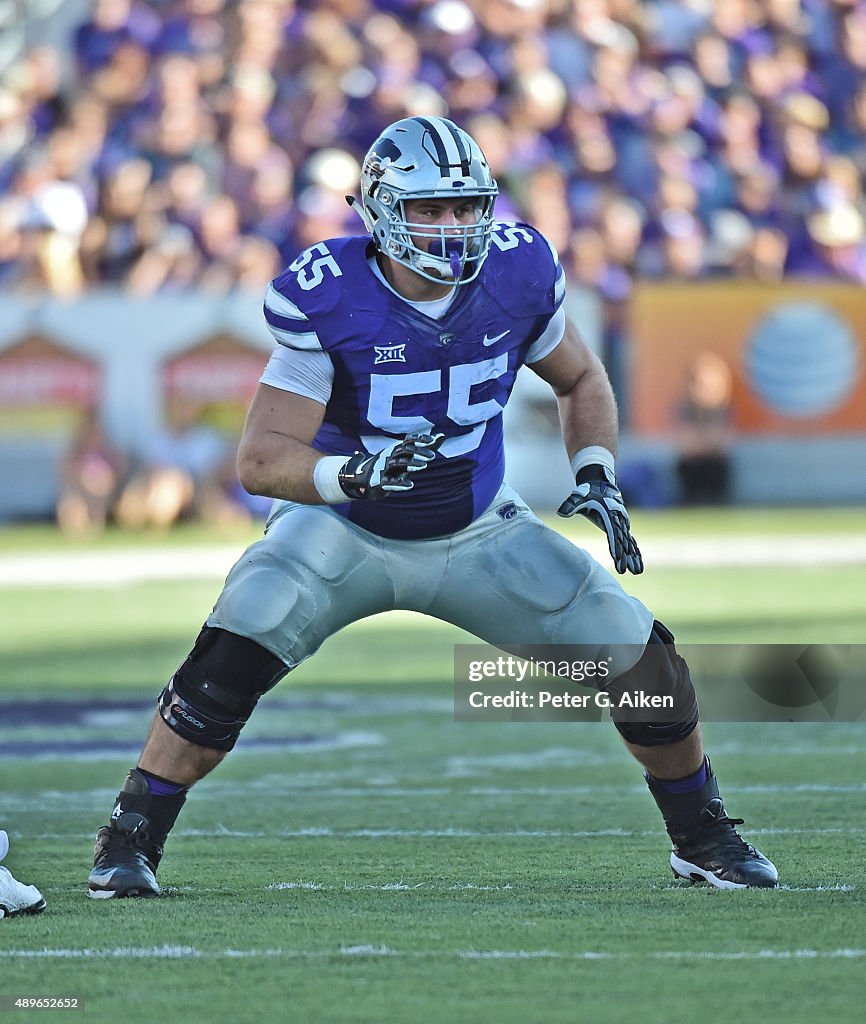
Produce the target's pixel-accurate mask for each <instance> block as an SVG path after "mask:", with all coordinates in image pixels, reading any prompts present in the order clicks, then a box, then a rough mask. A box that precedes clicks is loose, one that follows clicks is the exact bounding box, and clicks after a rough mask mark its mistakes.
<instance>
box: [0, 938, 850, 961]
mask: <svg viewBox="0 0 866 1024" xmlns="http://www.w3.org/2000/svg"><path fill="white" fill-rule="evenodd" d="M334 957H366V958H372V959H380V958H388V957H401V958H404V959H412V960H447V959H452V958H457V959H459V960H490V961H497V960H565V961H578V960H587V961H593V960H600V961H611V960H613V961H618V960H619V961H631V962H633V963H634V962H639V961H647V960H649V961H652V960H661V961H666V960H692V961H702V960H703V961H717V960H790V961H801V960H863V959H866V949H859V948H851V949H844V948H843V949H756V950H750V949H743V950H722V951H719V952H714V951H712V950H694V949H681V950H667V951H664V952H655V953H628V952H625V951H622V952H606V951H603V950H591V949H585V950H553V949H456V950H397V949H394V948H392V947H391V946H386V945H384V944H382V943H362V944H358V945H351V946H348V945H346V946H340V947H339V948H337V949H316V950H304V949H281V948H276V949H272V948H263V949H201V948H199V947H197V946H169V945H166V946H114V947H107V948H104V949H100V948H95V947H74V946H73V947H59V948H49V947H45V948H43V949H2V950H0V960H189V959H200V960H238V959H250V960H252V959H268V960H273V959H284V960H299V959H301V960H321V959H332V958H334Z"/></svg>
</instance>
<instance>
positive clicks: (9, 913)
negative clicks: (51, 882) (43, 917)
mask: <svg viewBox="0 0 866 1024" xmlns="http://www.w3.org/2000/svg"><path fill="white" fill-rule="evenodd" d="M8 852H9V836H8V835H7V834H6V833H5V832H4V831H3V830H2V829H0V861H2V860H3V859H4V858H5V856H6V854H7V853H8ZM44 909H45V900H44V899H43V897H42V893H41V892H40V891H39V890H38V889H37V888H36V886H35V885H24V884H23V883H22V882H19V881H18V879H17V878H16V877H15V876H14V875H13V874H12V872H11V871H10V870H9V868H4V867H2V866H0V917H17V916H18V915H19V914H39V913H41V912H42V911H43V910H44Z"/></svg>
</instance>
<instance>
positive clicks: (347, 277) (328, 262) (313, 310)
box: [273, 235, 371, 320]
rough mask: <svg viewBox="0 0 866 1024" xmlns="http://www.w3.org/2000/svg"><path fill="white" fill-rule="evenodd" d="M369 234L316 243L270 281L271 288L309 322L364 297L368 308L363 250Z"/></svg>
mask: <svg viewBox="0 0 866 1024" xmlns="http://www.w3.org/2000/svg"><path fill="white" fill-rule="evenodd" d="M369 242H370V238H369V236H368V235H350V236H348V237H346V238H331V239H328V240H327V241H325V242H316V244H315V245H311V246H310V247H309V248H308V249H305V250H304V251H303V252H302V253H301V254H300V255H299V256H298V257H297V258H296V259H295V260H293V261H292V263H290V264H289V266H288V267H287V268H286V269H285V270H284V271H283V272H282V274H280V276H279V277H278V278H276V280H275V281H274V282H273V285H274V288H275V289H276V290H277V291H278V292H279V293H280V294H281V295H284V296H285V297H286V298H287V299H289V300H290V301H291V302H293V303H294V304H295V305H296V306H297V307H298V309H299V310H300V311H301V312H302V313H303V314H304V315H305V316H307V317H309V318H310V319H311V320H313V319H315V317H316V316H317V315H322V314H327V313H330V312H332V311H333V310H334V309H335V308H336V307H338V306H339V305H341V303H345V302H351V304H352V305H353V306H354V307H357V306H358V305H359V304H360V300H361V299H362V298H363V297H366V299H367V302H366V305H369V299H370V294H371V289H370V288H369V287H365V285H366V284H367V283H368V281H367V279H368V277H369V268H368V267H367V257H366V249H367V246H368V244H369Z"/></svg>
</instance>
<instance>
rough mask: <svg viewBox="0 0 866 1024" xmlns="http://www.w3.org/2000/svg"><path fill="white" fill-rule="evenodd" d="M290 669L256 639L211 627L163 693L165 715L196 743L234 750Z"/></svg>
mask: <svg viewBox="0 0 866 1024" xmlns="http://www.w3.org/2000/svg"><path fill="white" fill-rule="evenodd" d="M288 671H289V670H288V667H287V666H286V665H285V663H284V662H282V661H281V660H280V659H279V658H277V657H275V655H273V654H271V652H270V651H266V650H265V648H264V647H262V646H261V645H260V644H257V643H256V642H255V641H254V640H249V639H247V638H246V637H243V636H238V635H237V634H236V633H229V632H227V631H226V630H224V629H216V628H214V627H211V626H205V627H204V628H203V629H202V631H201V632H200V633H199V635H198V639H197V640H196V642H195V645H194V647H193V649H192V651H190V653H189V656H188V657H187V659H186V661H184V663H183V664H182V665H181V666H180V668H179V669H178V670H177V672H175V674H174V675H173V676H172V677H171V679H170V680H169V683H168V685H167V686H166V687H165V689H164V690H163V691H162V693H161V694H160V695H159V701H158V705H157V706H158V709H159V713H160V716H161V717H162V720H163V721H164V722H165V723H166V725H167V726H168V727H169V728H170V729H171V730H173V731H174V732H176V733H177V734H178V736H181V737H182V738H183V739H185V740H188V741H189V742H190V743H195V744H197V745H198V746H200V747H210V748H211V749H213V750H231V749H232V747H233V746H234V745H235V743H236V742H237V738H238V736H239V735H240V732H241V729H242V728H243V727H244V726H245V725H246V723H247V720H248V719H249V717H250V715H251V714H252V712H253V709H254V708H255V706H256V704H257V703H258V701H259V698H260V697H261V696H262V694H264V693H267V691H268V690H270V689H272V688H273V687H274V686H276V685H277V683H278V682H279V681H280V680H281V679H282V678H283V676H284V675H285V674H286V673H287V672H288Z"/></svg>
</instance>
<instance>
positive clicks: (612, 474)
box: [571, 444, 616, 483]
mask: <svg viewBox="0 0 866 1024" xmlns="http://www.w3.org/2000/svg"><path fill="white" fill-rule="evenodd" d="M584 466H604V468H605V470H606V474H605V475H606V476H607V477H608V479H609V480H610V482H611V483H614V481H615V480H616V471H615V469H614V458H613V452H611V451H609V450H608V449H607V448H605V447H603V446H602V445H600V444H593V445H590V446H589V447H588V448H581V449H580V451H579V452H575V453H574V455H572V457H571V471H572V473H574V475H575V476H577V474H578V473H579V472H580V471H581V470H582V469H583V468H584Z"/></svg>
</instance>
